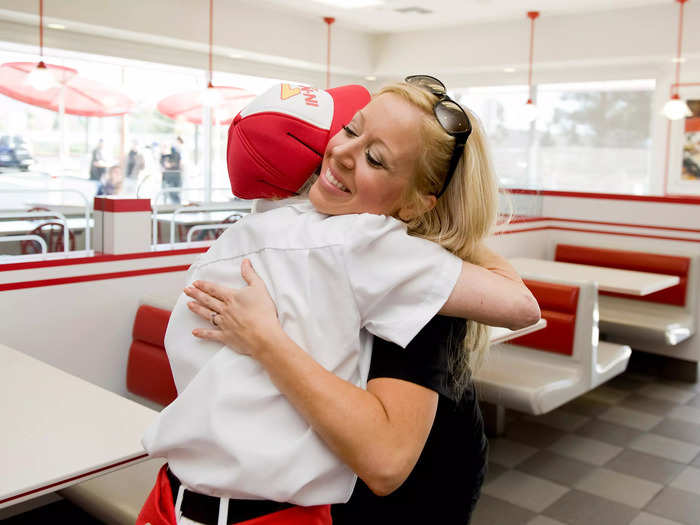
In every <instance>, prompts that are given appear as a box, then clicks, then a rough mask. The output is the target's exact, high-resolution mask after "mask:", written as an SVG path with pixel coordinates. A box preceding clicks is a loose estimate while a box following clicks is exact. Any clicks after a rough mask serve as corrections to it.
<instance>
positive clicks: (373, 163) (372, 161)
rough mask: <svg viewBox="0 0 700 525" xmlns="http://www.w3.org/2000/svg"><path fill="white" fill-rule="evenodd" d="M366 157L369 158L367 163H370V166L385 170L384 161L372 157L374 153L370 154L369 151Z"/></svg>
mask: <svg viewBox="0 0 700 525" xmlns="http://www.w3.org/2000/svg"><path fill="white" fill-rule="evenodd" d="M365 157H367V162H368V163H369V165H370V166H372V167H373V168H383V167H384V165H383V164H382V161H380V160H377V159H375V158H374V157H373V156H372V153H370V151H369V150H367V151H366V152H365Z"/></svg>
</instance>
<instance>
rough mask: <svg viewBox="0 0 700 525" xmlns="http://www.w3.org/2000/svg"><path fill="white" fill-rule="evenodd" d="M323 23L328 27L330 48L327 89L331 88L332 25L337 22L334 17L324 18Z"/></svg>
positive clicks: (328, 50) (327, 52) (327, 63)
mask: <svg viewBox="0 0 700 525" xmlns="http://www.w3.org/2000/svg"><path fill="white" fill-rule="evenodd" d="M323 21H324V22H325V23H326V25H327V26H328V37H327V40H328V47H327V49H326V89H328V88H329V87H331V25H332V24H333V22H335V18H333V17H332V16H325V17H323Z"/></svg>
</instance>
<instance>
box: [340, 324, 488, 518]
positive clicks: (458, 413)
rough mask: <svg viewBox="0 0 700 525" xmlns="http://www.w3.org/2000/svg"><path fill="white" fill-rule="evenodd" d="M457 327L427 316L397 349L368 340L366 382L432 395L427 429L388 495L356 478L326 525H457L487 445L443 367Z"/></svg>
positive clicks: (470, 390) (472, 497)
mask: <svg viewBox="0 0 700 525" xmlns="http://www.w3.org/2000/svg"><path fill="white" fill-rule="evenodd" d="M465 329H466V326H465V322H464V320H463V319H456V318H451V317H443V316H436V317H434V318H433V319H432V320H431V321H430V322H429V323H428V324H427V325H426V326H425V327H424V328H423V330H421V332H420V333H419V334H418V335H417V336H416V337H415V338H414V339H413V340H412V341H411V343H409V345H408V346H407V347H406V349H405V350H403V349H401V348H400V347H398V346H397V345H394V344H392V343H388V342H386V341H384V340H381V339H378V338H375V340H374V346H373V353H372V363H371V367H370V373H369V379H375V378H379V377H391V378H396V379H403V380H406V381H410V382H412V383H415V384H417V385H421V386H424V387H426V388H430V389H431V390H434V391H435V392H437V393H438V395H439V401H438V408H437V413H436V415H435V421H434V423H433V428H432V430H431V431H430V435H429V436H428V440H427V442H426V444H425V447H424V449H423V452H422V453H421V456H420V458H419V459H418V463H417V464H416V466H415V468H414V469H413V472H412V473H411V474H410V475H409V477H408V479H406V481H405V482H404V483H403V485H401V487H399V488H398V489H397V490H396V491H394V492H393V493H392V494H390V495H388V496H385V497H379V496H375V495H374V494H373V493H372V492H371V491H370V490H369V488H368V487H367V485H365V484H364V483H363V482H362V480H360V479H358V480H357V485H356V486H355V490H354V492H353V494H352V497H351V498H350V501H349V502H348V503H346V504H344V505H333V507H332V514H333V524H334V525H344V524H358V523H361V524H363V525H371V524H373V523H377V524H380V523H381V524H382V525H385V524H386V523H440V524H441V525H449V524H452V523H455V524H459V525H465V524H466V523H468V522H469V518H470V515H471V511H472V509H473V507H474V504H475V503H476V500H477V498H478V497H479V490H480V488H481V484H482V482H483V478H484V474H485V471H486V453H487V448H488V447H487V441H486V436H485V435H484V425H483V420H482V417H481V412H480V410H479V405H478V403H477V401H476V395H475V392H474V385H473V384H472V383H471V382H470V383H469V385H468V386H467V388H466V390H465V391H464V393H463V394H462V396H461V397H460V396H459V395H458V394H456V393H455V392H454V391H453V389H452V388H451V380H450V377H449V373H448V362H449V357H450V355H451V352H459V351H460V349H461V341H462V340H463V339H464V334H465Z"/></svg>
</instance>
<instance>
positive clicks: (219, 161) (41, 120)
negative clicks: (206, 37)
mask: <svg viewBox="0 0 700 525" xmlns="http://www.w3.org/2000/svg"><path fill="white" fill-rule="evenodd" d="M34 52H35V48H34V47H28V46H22V45H18V44H12V43H6V42H0V64H2V63H6V62H37V61H38V60H39V57H38V56H36V55H35V54H34ZM45 60H46V62H47V63H49V64H53V65H58V66H67V67H72V68H74V69H76V70H77V71H78V74H79V75H80V76H81V77H84V78H87V79H90V80H94V81H97V82H99V83H101V84H103V85H106V86H108V87H112V88H115V89H117V90H120V91H122V92H125V93H126V94H127V95H128V96H129V97H130V98H131V99H132V100H133V101H134V103H135V104H134V107H133V109H132V111H131V112H130V113H128V114H127V115H124V116H116V117H82V116H74V115H68V114H66V115H64V116H63V117H61V115H60V114H59V113H57V112H54V111H50V110H47V109H43V108H40V107H36V106H32V105H29V104H25V103H23V102H19V101H17V100H14V99H12V98H10V97H7V96H5V95H1V94H0V209H1V210H5V211H10V212H12V213H15V214H16V213H17V212H22V213H25V212H27V211H28V210H30V209H33V210H34V209H40V210H53V211H57V210H58V209H60V213H62V214H63V215H65V216H66V217H68V218H69V219H71V220H69V221H67V222H66V224H68V225H69V229H71V235H73V234H74V236H75V241H76V242H75V248H71V250H72V249H76V250H81V249H83V247H84V246H85V245H86V243H85V237H84V230H85V221H84V217H85V205H86V203H87V205H88V206H89V207H90V206H92V200H93V197H94V195H95V194H96V192H98V191H99V190H100V189H101V188H102V187H105V186H107V185H110V186H111V187H110V188H109V191H110V192H114V193H121V194H125V195H135V194H138V196H139V197H150V198H151V199H154V200H155V199H156V197H157V198H158V202H157V204H159V205H162V204H164V203H170V204H172V205H173V206H177V205H187V204H190V203H205V202H208V201H218V202H228V201H231V200H232V199H233V196H232V194H231V190H230V187H229V180H228V172H227V167H226V144H227V132H228V125H221V124H218V125H213V126H212V127H211V133H209V132H208V131H209V130H207V129H206V126H205V125H198V124H194V123H191V122H188V121H186V120H184V119H182V118H178V119H175V120H173V119H170V118H168V117H166V116H164V115H162V114H161V113H160V112H159V111H158V109H157V105H158V103H159V102H160V101H161V100H163V99H164V98H165V97H168V96H170V95H173V94H176V93H182V92H185V91H192V92H197V91H200V90H203V89H204V86H206V81H207V73H206V71H204V70H203V69H193V68H185V67H177V66H172V65H165V64H154V63H146V62H141V61H136V60H127V59H120V58H114V57H104V56H97V55H89V54H85V53H75V52H65V51H57V50H51V51H49V52H48V53H47V58H46V59H45ZM279 82H281V80H278V79H272V78H261V77H252V76H246V75H235V74H230V73H220V72H214V75H213V83H214V84H215V85H219V86H236V87H239V88H243V89H245V90H247V91H249V92H251V93H252V94H259V93H261V92H263V91H264V90H265V89H267V88H268V87H269V86H271V85H273V84H275V83H279ZM208 151H210V152H211V156H210V158H211V160H210V162H208V161H207V160H208V158H209V157H208V156H207V155H206V152H208ZM94 157H99V158H100V159H101V160H100V163H99V164H100V168H101V169H100V170H99V173H95V172H93V173H91V166H92V165H93V158H94ZM173 159H175V160H173ZM113 167H114V168H115V169H112V170H111V169H110V168H113ZM116 167H118V169H116ZM112 178H115V179H118V183H113V181H112ZM166 179H168V180H166ZM166 187H181V188H182V189H183V192H182V194H181V196H179V195H178V194H173V193H167V194H165V195H164V194H163V193H162V190H163V189H164V188H166ZM205 187H209V188H213V189H214V191H212V192H211V193H210V194H206V191H205V190H204V189H203V188H205ZM217 188H218V190H216V189H217ZM8 190H9V191H8ZM15 190H22V191H23V192H24V193H17V192H16V191H15ZM46 190H51V192H47V191H46ZM66 190H67V191H66ZM78 192H79V193H78ZM80 194H82V196H81V195H80ZM59 207H60V208H59ZM35 213H37V212H35ZM73 217H83V219H82V223H81V225H80V226H78V225H76V223H75V221H73V220H72V219H73ZM25 219H27V220H14V219H13V220H8V221H5V222H4V223H3V221H2V220H0V226H2V227H1V228H0V235H16V234H26V233H30V232H31V231H33V230H34V229H35V227H36V226H37V225H40V223H41V222H42V220H43V221H46V218H45V217H38V216H37V217H30V218H28V217H25ZM59 220H63V219H60V218H59ZM76 220H78V219H76ZM9 223H12V224H9ZM31 242H34V241H31ZM14 244H17V246H14ZM37 246H39V245H38V243H37ZM34 248H36V247H30V248H26V247H24V246H20V245H19V242H16V243H15V242H14V241H13V242H3V243H0V257H1V256H2V255H5V254H13V255H14V254H18V253H25V252H27V251H29V252H31V251H35V250H34ZM49 251H52V250H51V247H49Z"/></svg>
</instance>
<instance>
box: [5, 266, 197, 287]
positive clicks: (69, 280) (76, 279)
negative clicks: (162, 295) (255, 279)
mask: <svg viewBox="0 0 700 525" xmlns="http://www.w3.org/2000/svg"><path fill="white" fill-rule="evenodd" d="M189 267H190V265H189V264H183V265H180V266H166V267H164V268H146V269H143V270H129V271H125V272H111V273H95V274H91V275H74V276H72V277H60V278H58V279H41V280H38V281H22V282H17V283H5V284H0V292H5V291H7V290H21V289H23V288H41V287H45V286H58V285H61V284H73V283H84V282H88V281H104V280H106V279H121V278H124V277H138V276H140V275H151V274H155V273H168V272H183V271H185V270H187V269H188V268H189Z"/></svg>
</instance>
